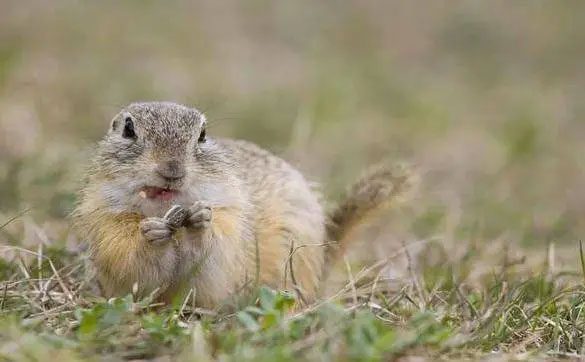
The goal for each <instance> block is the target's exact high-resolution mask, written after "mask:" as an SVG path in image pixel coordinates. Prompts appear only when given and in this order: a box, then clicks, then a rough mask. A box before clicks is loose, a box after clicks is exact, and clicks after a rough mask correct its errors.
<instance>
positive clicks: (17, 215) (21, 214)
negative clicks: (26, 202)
mask: <svg viewBox="0 0 585 362" xmlns="http://www.w3.org/2000/svg"><path fill="white" fill-rule="evenodd" d="M29 211H30V208H26V209H24V210H22V211H21V212H19V213H18V214H16V215H15V216H13V217H11V218H10V219H8V220H7V221H6V222H5V223H4V224H2V225H0V230H2V229H4V228H5V227H6V226H7V225H8V224H10V223H11V222H13V221H14V220H16V219H18V218H19V217H21V216H23V215H24V214H26V213H27V212H29Z"/></svg>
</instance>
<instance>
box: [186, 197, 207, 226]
mask: <svg viewBox="0 0 585 362" xmlns="http://www.w3.org/2000/svg"><path fill="white" fill-rule="evenodd" d="M211 214H212V213H211V207H210V206H209V204H207V203H206V202H202V201H198V202H196V203H195V204H193V206H191V207H190V208H189V217H188V218H187V219H186V220H185V226H187V227H190V228H194V229H204V228H207V227H209V225H210V224H211Z"/></svg>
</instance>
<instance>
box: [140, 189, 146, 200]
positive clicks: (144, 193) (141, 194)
mask: <svg viewBox="0 0 585 362" xmlns="http://www.w3.org/2000/svg"><path fill="white" fill-rule="evenodd" d="M138 196H140V197H141V198H143V199H146V191H144V190H142V191H140V192H139V193H138Z"/></svg>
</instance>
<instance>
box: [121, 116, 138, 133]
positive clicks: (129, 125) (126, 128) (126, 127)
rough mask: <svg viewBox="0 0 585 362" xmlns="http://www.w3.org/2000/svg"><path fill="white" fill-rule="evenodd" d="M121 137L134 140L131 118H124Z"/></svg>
mask: <svg viewBox="0 0 585 362" xmlns="http://www.w3.org/2000/svg"><path fill="white" fill-rule="evenodd" d="M122 137H124V138H135V137H136V132H134V122H132V118H130V117H126V119H125V120H124V131H122Z"/></svg>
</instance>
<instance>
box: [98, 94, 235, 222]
mask: <svg viewBox="0 0 585 362" xmlns="http://www.w3.org/2000/svg"><path fill="white" fill-rule="evenodd" d="M206 124H207V122H206V119H205V116H204V115H203V113H201V112H200V111H198V110H196V109H194V108H189V107H186V106H182V105H178V104H175V103H169V102H148V103H133V104H130V105H129V106H127V107H125V108H124V109H123V110H122V111H121V112H120V113H118V114H117V115H116V116H115V117H114V119H113V120H112V121H111V124H110V128H109V131H108V132H107V134H106V136H105V137H104V139H103V140H102V141H101V142H100V143H99V146H98V151H97V154H96V158H95V160H94V165H93V167H92V169H93V172H92V174H93V183H94V184H96V183H97V184H98V185H99V186H98V189H97V190H96V191H97V192H98V193H99V197H100V198H101V199H102V200H103V201H105V204H106V207H108V208H110V209H111V210H112V211H114V212H137V213H140V214H143V215H144V216H162V214H164V212H165V211H166V210H167V209H168V208H169V207H170V206H172V205H174V204H180V205H184V206H187V207H188V206H190V204H192V203H193V202H195V201H208V202H211V203H213V202H215V203H218V204H221V203H222V202H221V198H222V197H225V196H222V195H226V190H225V188H226V187H228V186H229V180H230V177H229V176H230V170H232V169H233V167H230V164H229V161H228V158H226V157H225V153H224V151H223V150H222V148H221V147H220V146H219V145H218V144H217V143H216V142H215V141H214V140H212V139H208V138H207V135H206Z"/></svg>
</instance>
